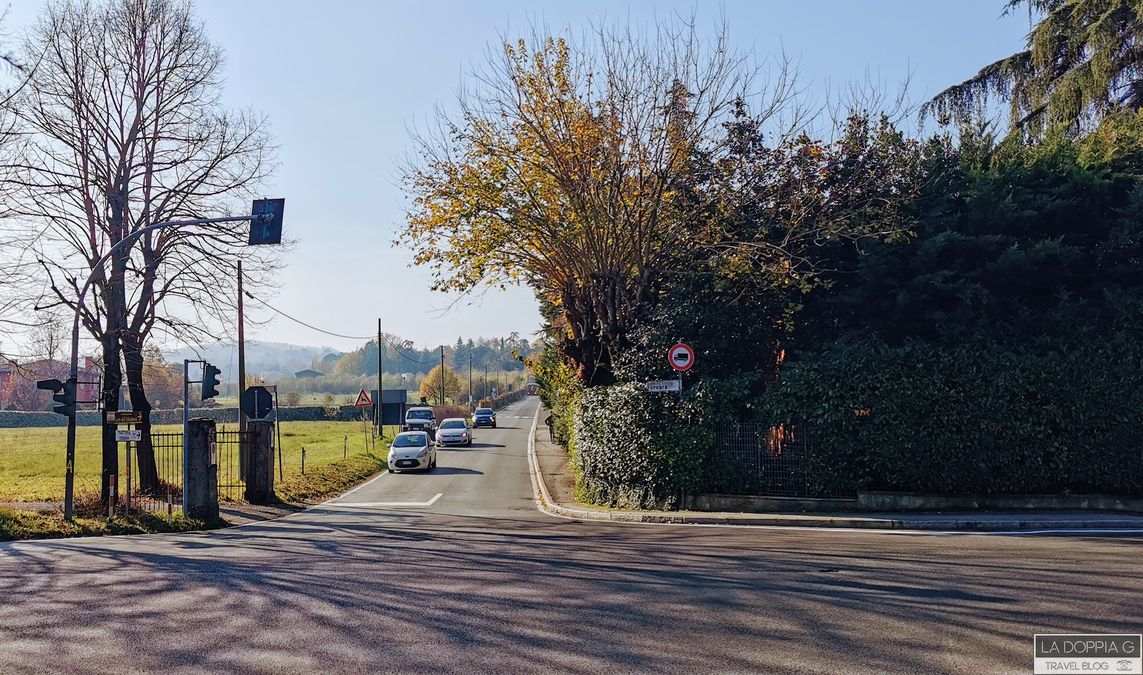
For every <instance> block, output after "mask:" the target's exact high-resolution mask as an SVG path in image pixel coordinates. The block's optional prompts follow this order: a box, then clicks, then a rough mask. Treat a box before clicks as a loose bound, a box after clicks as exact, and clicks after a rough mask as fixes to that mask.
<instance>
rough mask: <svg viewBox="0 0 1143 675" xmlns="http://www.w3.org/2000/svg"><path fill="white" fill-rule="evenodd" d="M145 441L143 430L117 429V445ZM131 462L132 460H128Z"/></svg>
mask: <svg viewBox="0 0 1143 675" xmlns="http://www.w3.org/2000/svg"><path fill="white" fill-rule="evenodd" d="M141 440H143V430H142V429H116V430H115V442H116V443H138V442H139V441H141ZM128 461H130V459H128Z"/></svg>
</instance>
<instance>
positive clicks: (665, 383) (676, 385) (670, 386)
mask: <svg viewBox="0 0 1143 675" xmlns="http://www.w3.org/2000/svg"><path fill="white" fill-rule="evenodd" d="M682 390H683V383H682V380H654V381H651V382H648V383H647V391H649V392H651V393H654V394H662V393H666V392H669V391H682Z"/></svg>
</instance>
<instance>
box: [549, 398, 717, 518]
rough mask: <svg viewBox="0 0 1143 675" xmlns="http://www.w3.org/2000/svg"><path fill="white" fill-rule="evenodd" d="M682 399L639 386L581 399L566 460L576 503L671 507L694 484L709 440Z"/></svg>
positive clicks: (691, 405) (696, 412)
mask: <svg viewBox="0 0 1143 675" xmlns="http://www.w3.org/2000/svg"><path fill="white" fill-rule="evenodd" d="M701 410H702V406H701V404H700V405H696V399H695V398H692V397H688V398H686V399H684V400H683V401H682V402H680V401H679V399H678V397H676V396H670V395H663V394H649V393H647V391H646V389H645V387H644V386H643V385H642V384H639V383H627V384H618V385H614V386H610V387H594V388H592V389H587V390H585V391H584V393H583V401H582V404H581V405H580V407H579V411H578V414H577V415H576V418H575V422H574V428H573V438H572V442H571V446H572V447H571V457H572V461H573V463H574V465H575V469H576V471H577V473H578V475H579V477H580V484H579V493H580V494H579V497H580V498H581V499H584V500H586V501H588V502H590V503H595V504H607V505H610V506H616V507H620V508H648V507H662V508H674V507H676V506H677V505H678V501H679V497H680V495H681V494H682V493H684V492H693V491H696V490H697V489H698V488H699V487H701V485H702V479H703V471H704V466H705V463H706V458H707V457H708V456H709V454H710V451H711V448H712V444H713V442H714V434H713V433H712V432H711V431H710V430H709V429H708V428H707V425H706V424H704V420H703V419H702V418H703V415H702V413H701Z"/></svg>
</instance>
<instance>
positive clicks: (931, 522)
mask: <svg viewBox="0 0 1143 675" xmlns="http://www.w3.org/2000/svg"><path fill="white" fill-rule="evenodd" d="M541 408H542V406H537V407H536V413H535V415H534V416H533V417H532V428H531V431H530V432H529V435H528V468H529V475H530V477H531V479H532V492H533V498H534V500H535V502H536V508H537V509H539V510H540V511H541V512H542V513H546V514H548V515H550V516H556V517H561V518H571V519H578V520H606V521H611V522H621V523H652V524H673V525H752V526H771V527H816V528H826V527H828V528H845V529H873V530H898V531H902V532H905V531H921V532H956V531H970V532H1014V533H1026V534H1029V533H1033V532H1036V533H1039V532H1041V531H1051V532H1053V533H1063V532H1068V531H1083V532H1088V533H1095V531H1097V530H1099V531H1104V532H1116V533H1124V534H1127V533H1134V532H1139V531H1143V518H1140V519H1139V521H1138V522H1137V523H1133V522H1131V521H1129V520H1125V519H1123V518H1098V517H1096V518H1090V519H1087V518H1085V519H1082V520H1076V519H1055V520H1053V519H1051V518H1050V517H1049V518H1042V519H1041V518H1037V519H1030V518H1022V517H1019V516H1017V515H1014V514H981V516H980V517H970V518H965V517H950V518H941V517H939V516H933V515H929V516H919V517H915V518H914V517H909V518H895V517H887V518H878V517H875V516H868V517H866V516H828V515H823V516H814V515H803V514H781V513H776V514H747V513H743V514H739V513H720V514H710V515H706V514H691V513H677V514H676V513H666V512H646V511H614V510H605V509H598V510H597V509H582V508H571V507H567V506H564V505H562V504H559V503H557V502H555V501H554V500H553V499H552V496H551V493H550V492H549V491H548V486H547V484H546V483H545V482H544V475H543V472H542V471H541V470H540V462H539V460H538V459H537V457H536V428H537V426H538V424H539V421H540V410H541ZM1125 523H1128V524H1125Z"/></svg>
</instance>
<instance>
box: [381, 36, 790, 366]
mask: <svg viewBox="0 0 1143 675" xmlns="http://www.w3.org/2000/svg"><path fill="white" fill-rule="evenodd" d="M754 72H755V71H754V69H753V68H751V67H749V66H748V64H747V63H746V60H745V59H744V57H742V56H741V55H739V54H736V53H735V52H734V51H733V50H731V49H730V48H729V46H728V45H727V43H726V36H725V34H720V35H719V37H718V38H717V39H716V41H715V42H714V43H713V44H711V43H706V42H704V41H703V40H702V39H701V38H700V37H699V36H698V35H697V32H696V30H695V28H694V26H692V25H690V24H685V23H684V24H676V25H675V26H663V27H661V28H660V30H659V32H658V33H656V34H652V35H650V36H645V37H644V36H640V35H637V34H636V33H635V32H634V31H631V30H624V29H615V30H606V29H605V30H599V31H597V32H595V33H594V34H593V35H591V36H590V38H588V39H585V40H584V41H583V42H581V43H578V44H575V45H574V46H573V44H572V43H571V42H569V41H568V40H567V39H565V38H562V37H550V36H533V38H532V39H531V40H530V41H525V40H523V39H521V40H519V41H517V42H515V43H509V44H505V45H503V49H502V50H501V51H499V52H493V53H492V55H491V56H490V58H489V61H488V64H487V68H486V71H485V72H482V73H480V74H478V75H476V76H475V78H474V79H475V84H474V86H473V88H472V89H471V90H470V91H469V92H467V95H464V96H462V98H461V101H460V107H459V109H460V114H459V116H458V117H457V118H455V119H448V118H445V119H442V120H441V133H440V134H439V135H437V136H426V137H421V138H420V139H418V140H419V151H420V152H419V160H417V162H416V163H414V164H413V165H412V166H410V167H408V168H407V170H406V173H405V176H404V179H405V184H406V187H407V189H408V192H409V193H410V195H411V197H412V204H411V207H410V209H409V213H408V221H407V226H406V228H405V229H404V231H403V233H402V235H401V236H400V241H401V242H403V243H405V244H406V245H408V246H410V247H411V248H412V249H413V251H414V253H415V260H416V262H417V263H419V264H425V265H429V266H430V267H431V268H432V269H433V270H434V272H435V275H436V284H435V288H437V289H439V290H445V291H462V292H464V291H470V290H472V289H475V288H478V287H482V286H483V287H494V286H497V285H503V284H506V283H524V284H527V285H529V286H531V287H532V288H533V289H535V290H536V291H537V293H538V294H539V295H540V296H541V299H542V301H543V302H546V303H547V304H549V305H550V306H551V307H552V308H554V311H556V312H557V313H558V315H559V318H558V329H559V336H558V337H559V340H560V346H561V348H562V350H563V352H564V353H565V354H566V355H567V356H568V357H569V358H570V359H571V360H572V362H573V363H574V364H575V366H576V369H577V371H578V374H579V376H580V377H581V378H582V380H583V381H585V382H586V383H588V384H590V385H596V384H607V383H609V382H612V381H614V373H613V371H612V361H613V358H614V355H615V353H616V352H617V351H618V350H621V349H622V347H623V345H624V344H625V342H626V339H627V333H628V331H629V330H630V329H631V327H632V326H633V325H634V323H635V322H637V321H638V319H639V317H640V316H642V315H643V314H644V313H645V312H646V311H647V309H648V307H649V306H650V304H651V301H652V299H653V297H654V295H655V292H656V291H655V289H656V284H657V282H658V279H659V276H660V274H661V273H662V270H663V269H665V268H668V267H670V266H671V264H672V261H674V260H675V259H676V258H677V257H678V256H679V254H680V252H682V251H685V250H686V249H687V248H689V247H691V246H693V245H695V243H696V241H699V240H701V239H702V233H701V232H696V231H695V229H694V227H693V223H694V222H695V221H694V219H693V218H692V216H693V214H694V213H695V212H697V211H699V210H701V209H702V208H703V207H704V206H705V205H704V204H702V203H696V202H692V203H690V204H689V205H687V208H686V209H680V208H679V206H680V204H682V203H683V202H682V201H680V200H676V199H673V198H672V197H673V195H674V194H675V193H676V191H678V190H679V189H680V188H681V185H680V183H681V181H680V176H681V175H682V174H684V173H685V172H686V170H687V168H688V164H689V161H690V159H691V157H692V156H693V155H694V154H695V153H696V152H707V153H712V154H718V153H719V146H720V142H721V140H722V139H723V138H724V134H723V133H722V124H723V122H724V121H726V119H727V118H728V115H729V114H730V113H731V112H732V111H733V109H734V106H735V103H736V102H737V101H738V100H739V99H740V98H741V97H742V96H744V95H745V93H746V92H747V90H748V89H749V88H750V86H751V83H752V80H753V75H754ZM792 84H793V83H792V82H791V81H790V79H789V78H787V77H786V74H785V72H783V73H781V74H780V76H779V77H778V79H777V81H776V82H775V83H774V84H773V86H772V87H771V88H770V90H769V91H768V93H767V96H768V97H769V98H768V100H767V102H766V107H767V109H768V110H769V111H770V112H772V113H777V112H778V111H780V110H782V109H783V107H784V105H785V104H786V103H787V102H788V101H789V98H790V96H791V93H792Z"/></svg>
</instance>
